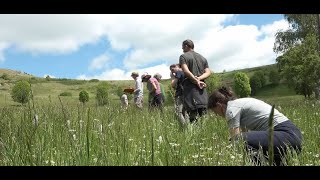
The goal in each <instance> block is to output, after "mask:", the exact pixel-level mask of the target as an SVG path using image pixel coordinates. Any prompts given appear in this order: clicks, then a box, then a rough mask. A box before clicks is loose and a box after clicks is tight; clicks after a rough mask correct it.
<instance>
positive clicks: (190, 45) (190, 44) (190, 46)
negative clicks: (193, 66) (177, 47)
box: [182, 39, 194, 49]
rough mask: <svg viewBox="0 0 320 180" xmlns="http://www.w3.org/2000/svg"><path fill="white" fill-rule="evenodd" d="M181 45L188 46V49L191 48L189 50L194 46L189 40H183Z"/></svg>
mask: <svg viewBox="0 0 320 180" xmlns="http://www.w3.org/2000/svg"><path fill="white" fill-rule="evenodd" d="M182 45H183V46H185V45H186V46H188V47H189V48H191V49H194V44H193V42H192V41H191V40H190V39H187V40H184V41H183V42H182Z"/></svg>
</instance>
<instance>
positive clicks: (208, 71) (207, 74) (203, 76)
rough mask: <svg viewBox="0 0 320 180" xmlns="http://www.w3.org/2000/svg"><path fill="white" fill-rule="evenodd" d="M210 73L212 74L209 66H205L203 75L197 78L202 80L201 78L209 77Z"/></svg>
mask: <svg viewBox="0 0 320 180" xmlns="http://www.w3.org/2000/svg"><path fill="white" fill-rule="evenodd" d="M210 74H211V71H210V69H209V68H205V69H204V73H203V74H202V75H201V76H198V77H196V78H197V79H199V80H200V81H201V80H204V79H207V78H208V77H209V76H210Z"/></svg>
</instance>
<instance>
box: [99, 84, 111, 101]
mask: <svg viewBox="0 0 320 180" xmlns="http://www.w3.org/2000/svg"><path fill="white" fill-rule="evenodd" d="M109 89H110V85H109V83H107V82H102V83H100V84H99V85H98V86H97V93H96V100H97V104H98V105H99V106H103V105H107V104H109Z"/></svg>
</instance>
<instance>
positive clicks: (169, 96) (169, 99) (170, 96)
mask: <svg viewBox="0 0 320 180" xmlns="http://www.w3.org/2000/svg"><path fill="white" fill-rule="evenodd" d="M175 93H176V90H175V89H174V88H173V87H172V86H171V83H169V84H168V85H167V90H166V104H167V105H173V104H174V97H175Z"/></svg>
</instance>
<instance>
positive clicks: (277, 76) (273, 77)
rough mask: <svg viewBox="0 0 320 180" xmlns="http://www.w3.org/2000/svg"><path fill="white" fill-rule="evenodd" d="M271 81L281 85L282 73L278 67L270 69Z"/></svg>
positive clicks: (273, 83)
mask: <svg viewBox="0 0 320 180" xmlns="http://www.w3.org/2000/svg"><path fill="white" fill-rule="evenodd" d="M269 81H270V83H271V84H272V85H279V83H280V73H279V72H278V70H276V69H271V70H270V71H269Z"/></svg>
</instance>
